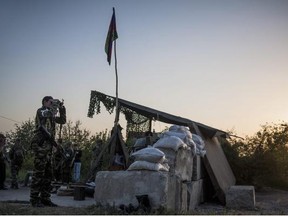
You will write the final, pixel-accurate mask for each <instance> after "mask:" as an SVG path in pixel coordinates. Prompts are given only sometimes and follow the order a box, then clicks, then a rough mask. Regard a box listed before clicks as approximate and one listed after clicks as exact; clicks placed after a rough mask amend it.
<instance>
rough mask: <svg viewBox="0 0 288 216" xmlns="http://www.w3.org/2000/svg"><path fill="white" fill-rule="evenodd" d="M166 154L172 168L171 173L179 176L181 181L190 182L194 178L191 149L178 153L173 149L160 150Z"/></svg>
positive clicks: (181, 150) (181, 149) (180, 150)
mask: <svg viewBox="0 0 288 216" xmlns="http://www.w3.org/2000/svg"><path fill="white" fill-rule="evenodd" d="M158 149H159V150H161V151H162V152H164V154H165V157H166V158H167V160H168V165H169V166H170V170H169V172H170V173H172V174H173V175H176V176H178V177H179V178H180V179H181V181H190V180H191V178H192V169H193V156H192V153H191V150H190V149H183V148H180V149H179V150H178V151H177V152H175V151H174V150H172V149H167V148H158Z"/></svg>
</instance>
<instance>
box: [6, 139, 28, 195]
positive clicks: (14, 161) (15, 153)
mask: <svg viewBox="0 0 288 216" xmlns="http://www.w3.org/2000/svg"><path fill="white" fill-rule="evenodd" d="M9 157H10V160H11V166H10V168H11V188H14V189H18V188H19V187H18V181H17V175H18V173H19V170H20V169H21V167H22V164H23V161H24V148H23V146H22V145H21V140H20V139H19V138H18V139H16V141H15V144H14V145H13V146H12V148H11V150H10V151H9Z"/></svg>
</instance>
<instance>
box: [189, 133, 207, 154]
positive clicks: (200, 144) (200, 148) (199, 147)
mask: <svg viewBox="0 0 288 216" xmlns="http://www.w3.org/2000/svg"><path fill="white" fill-rule="evenodd" d="M192 140H193V141H194V143H195V144H196V154H197V155H200V156H201V157H204V155H205V154H206V150H205V149H204V148H205V143H204V141H203V139H202V137H200V136H198V135H197V134H192Z"/></svg>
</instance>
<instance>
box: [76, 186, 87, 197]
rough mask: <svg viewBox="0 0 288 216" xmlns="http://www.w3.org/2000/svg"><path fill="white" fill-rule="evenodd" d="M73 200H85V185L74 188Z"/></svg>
mask: <svg viewBox="0 0 288 216" xmlns="http://www.w3.org/2000/svg"><path fill="white" fill-rule="evenodd" d="M74 200H85V187H75V188H74Z"/></svg>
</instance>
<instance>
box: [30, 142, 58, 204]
mask: <svg viewBox="0 0 288 216" xmlns="http://www.w3.org/2000/svg"><path fill="white" fill-rule="evenodd" d="M36 141H37V142H35V141H34V142H32V144H31V147H32V150H33V152H34V169H33V176H32V182H31V189H30V202H31V204H36V203H38V202H39V201H50V196H51V194H50V191H51V189H52V186H51V181H52V173H53V172H52V163H51V158H52V146H51V144H50V143H49V142H48V141H44V142H43V141H42V142H41V140H40V141H39V140H36Z"/></svg>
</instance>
